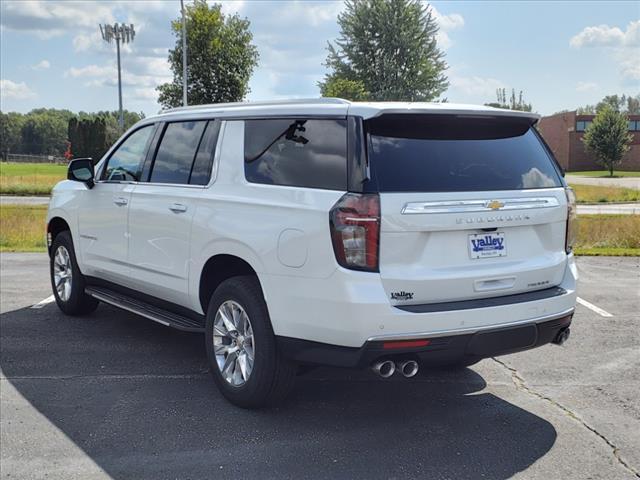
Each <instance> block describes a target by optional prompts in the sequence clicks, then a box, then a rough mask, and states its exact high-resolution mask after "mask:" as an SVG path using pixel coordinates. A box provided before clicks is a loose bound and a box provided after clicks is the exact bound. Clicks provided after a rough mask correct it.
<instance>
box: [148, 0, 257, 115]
mask: <svg viewBox="0 0 640 480" xmlns="http://www.w3.org/2000/svg"><path fill="white" fill-rule="evenodd" d="M185 9H186V12H185V17H186V25H187V79H188V87H187V98H188V102H189V104H190V105H200V104H204V103H219V102H237V101H240V100H242V99H243V98H244V97H245V96H246V95H247V93H248V92H249V78H250V77H251V74H252V73H253V69H254V68H255V66H256V65H257V63H258V50H257V48H256V47H255V45H253V44H252V43H251V42H252V40H253V35H252V34H251V31H250V30H249V21H248V20H247V19H241V18H240V17H239V16H238V15H237V14H235V15H227V16H225V15H224V14H223V13H222V11H221V5H219V4H214V5H212V6H211V7H209V6H208V5H207V2H206V0H195V1H194V3H193V4H192V5H187V6H185ZM171 28H172V30H173V33H174V35H175V36H176V37H177V38H176V46H175V48H174V49H173V50H169V63H170V65H171V70H173V81H172V82H170V83H165V84H163V85H160V86H159V87H157V89H158V91H159V92H160V95H159V98H158V101H159V102H160V104H162V106H163V107H165V108H169V107H177V106H180V105H182V22H181V20H180V19H178V20H175V21H173V22H172V23H171Z"/></svg>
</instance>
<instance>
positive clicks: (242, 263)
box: [198, 254, 264, 314]
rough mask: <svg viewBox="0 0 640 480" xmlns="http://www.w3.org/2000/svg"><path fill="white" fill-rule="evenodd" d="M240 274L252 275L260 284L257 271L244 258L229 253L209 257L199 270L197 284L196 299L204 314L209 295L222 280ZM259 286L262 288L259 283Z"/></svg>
mask: <svg viewBox="0 0 640 480" xmlns="http://www.w3.org/2000/svg"><path fill="white" fill-rule="evenodd" d="M241 275H253V276H255V277H256V279H257V280H258V284H260V278H259V277H258V273H257V271H256V270H255V269H254V268H253V267H252V266H251V265H250V264H249V262H247V261H246V260H244V259H242V258H240V257H238V256H236V255H231V254H217V255H213V256H212V257H210V258H209V259H208V260H207V261H206V262H205V264H204V266H203V268H202V271H201V272H200V281H199V284H198V299H199V301H200V306H201V307H202V311H203V312H204V313H205V314H206V312H207V308H208V306H209V300H210V299H211V295H213V292H214V291H215V290H216V288H218V286H219V285H220V284H221V283H222V282H224V281H225V280H228V279H229V278H232V277H237V276H241ZM260 288H261V289H262V285H261V284H260ZM263 294H264V291H263Z"/></svg>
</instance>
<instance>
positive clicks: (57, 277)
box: [53, 245, 73, 302]
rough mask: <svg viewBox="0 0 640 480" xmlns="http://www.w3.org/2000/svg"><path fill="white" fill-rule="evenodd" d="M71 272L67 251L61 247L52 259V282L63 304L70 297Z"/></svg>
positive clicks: (69, 257)
mask: <svg viewBox="0 0 640 480" xmlns="http://www.w3.org/2000/svg"><path fill="white" fill-rule="evenodd" d="M72 280H73V270H72V267H71V256H70V255H69V251H68V250H67V249H66V248H65V247H64V246H62V245H60V246H59V247H58V249H57V250H56V253H55V255H54V257H53V281H54V284H55V287H56V291H57V292H58V297H59V298H60V300H62V301H63V302H66V301H68V300H69V297H71V285H72V284H71V282H72Z"/></svg>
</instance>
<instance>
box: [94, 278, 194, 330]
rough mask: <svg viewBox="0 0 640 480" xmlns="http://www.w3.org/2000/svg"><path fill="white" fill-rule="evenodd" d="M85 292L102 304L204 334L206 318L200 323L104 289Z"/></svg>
mask: <svg viewBox="0 0 640 480" xmlns="http://www.w3.org/2000/svg"><path fill="white" fill-rule="evenodd" d="M85 292H86V293H87V295H91V296H92V297H94V298H96V299H98V300H100V301H101V302H104V303H108V304H109V305H113V306H114V307H118V308H121V309H123V310H127V311H128V312H131V313H135V314H136V315H140V316H141V317H145V318H148V319H149V320H153V321H154V322H158V323H160V324H162V325H165V326H167V327H173V328H177V329H178V330H184V331H187V332H204V318H203V319H202V321H198V320H195V319H193V318H189V317H185V316H183V315H178V314H177V313H173V312H169V311H168V310H164V309H162V308H159V307H156V306H154V305H151V304H149V303H147V302H144V301H142V300H138V299H135V298H132V297H129V296H127V295H124V294H122V293H118V292H114V291H113V290H110V289H107V288H103V287H87V288H85Z"/></svg>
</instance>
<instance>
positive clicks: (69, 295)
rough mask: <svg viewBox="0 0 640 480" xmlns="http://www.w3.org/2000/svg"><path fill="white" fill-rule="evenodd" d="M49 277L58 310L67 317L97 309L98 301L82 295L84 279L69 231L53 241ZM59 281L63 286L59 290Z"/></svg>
mask: <svg viewBox="0 0 640 480" xmlns="http://www.w3.org/2000/svg"><path fill="white" fill-rule="evenodd" d="M49 275H50V277H51V289H52V290H53V295H54V297H55V299H56V303H57V304H58V308H60V310H62V311H63V312H64V313H66V314H67V315H74V316H75V315H85V314H87V313H91V312H93V311H94V310H95V309H96V308H97V307H98V303H99V302H98V300H96V299H95V298H93V297H90V296H89V295H87V294H86V293H84V287H85V279H84V276H83V275H82V273H80V268H78V262H77V260H76V254H75V250H74V249H73V241H72V240H71V233H70V232H69V231H63V232H60V233H59V234H58V235H56V237H55V238H54V239H53V244H52V245H51V258H50V259H49ZM61 277H62V278H61ZM67 279H68V281H67ZM60 281H62V282H63V286H62V288H61V289H60V290H59V289H58V288H57V287H56V284H57V285H58V287H59V286H60Z"/></svg>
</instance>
